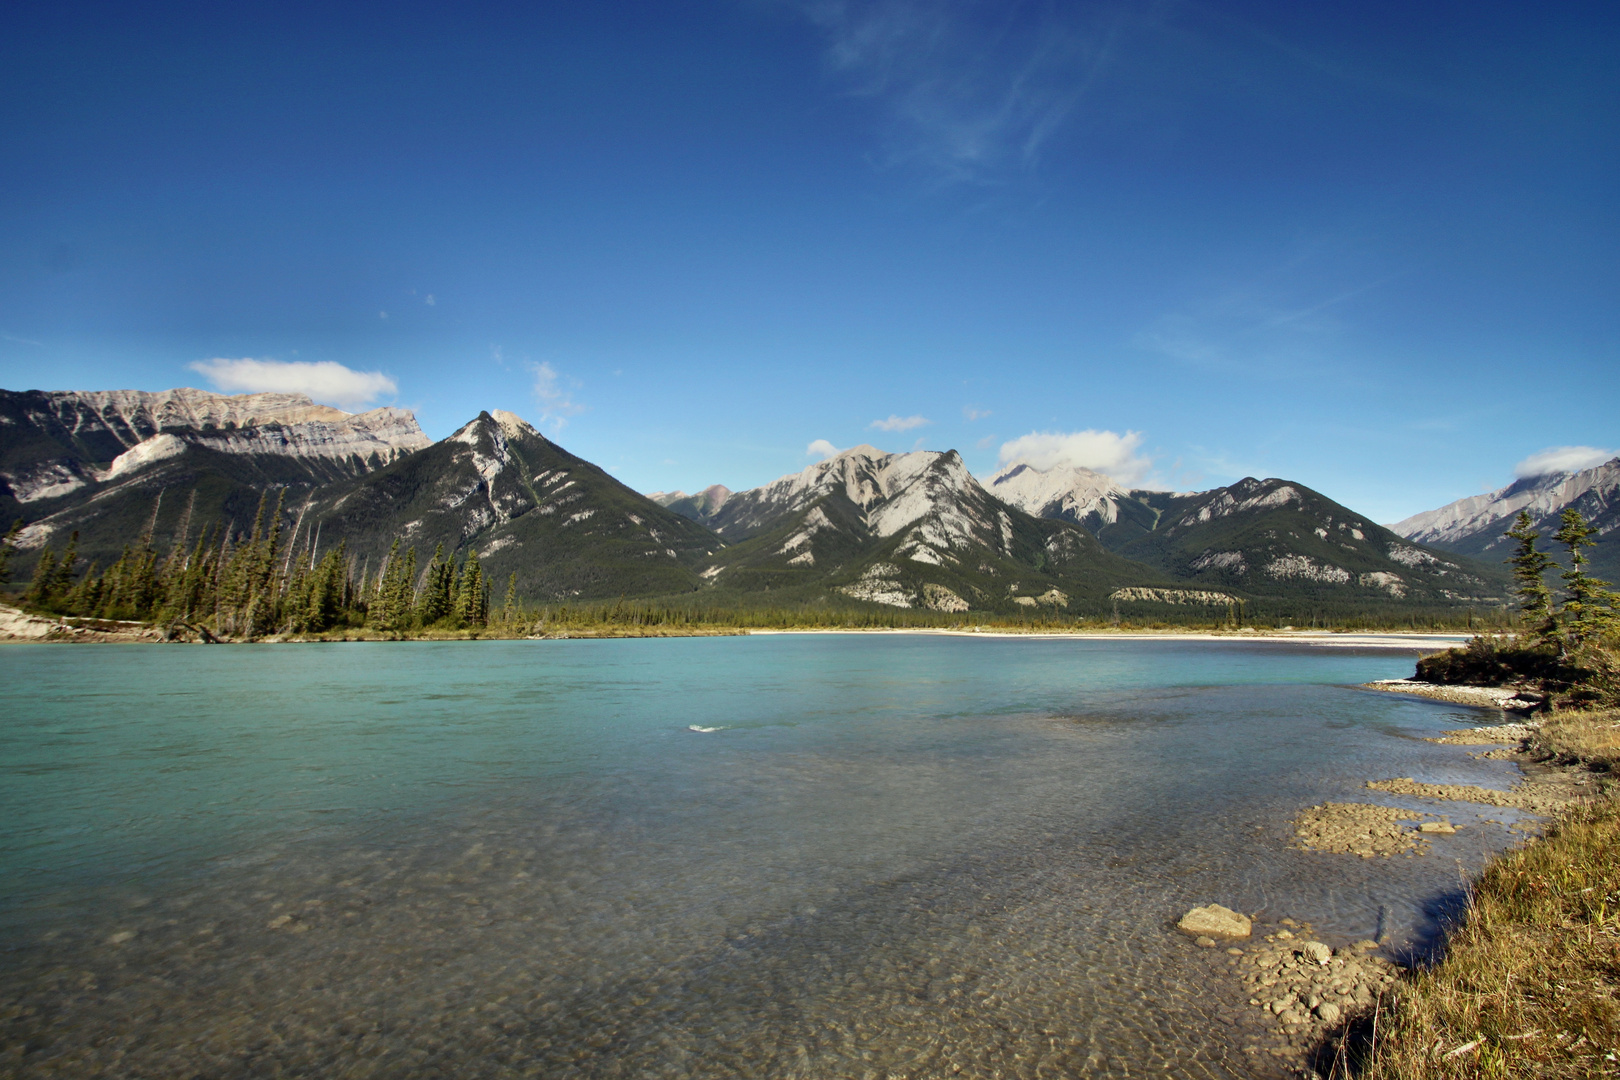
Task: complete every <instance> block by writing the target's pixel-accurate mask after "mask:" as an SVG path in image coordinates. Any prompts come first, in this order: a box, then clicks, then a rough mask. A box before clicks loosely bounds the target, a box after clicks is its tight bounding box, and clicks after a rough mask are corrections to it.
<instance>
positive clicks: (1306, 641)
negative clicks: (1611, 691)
mask: <svg viewBox="0 0 1620 1080" xmlns="http://www.w3.org/2000/svg"><path fill="white" fill-rule="evenodd" d="M748 633H749V635H750V636H752V635H755V634H933V635H937V636H945V637H982V638H1029V639H1040V640H1043V641H1049V640H1052V639H1054V638H1056V639H1061V640H1073V641H1223V642H1253V643H1255V644H1272V645H1276V644H1284V645H1320V646H1328V647H1337V648H1354V649H1406V650H1416V651H1438V650H1440V649H1449V648H1452V647H1453V646H1456V645H1463V644H1466V643H1467V641H1468V635H1467V634H1408V633H1388V634H1384V633H1378V632H1376V631H1367V632H1363V633H1334V632H1332V631H1327V630H1275V631H1265V630H1262V631H1241V632H1236V633H1215V632H1212V631H1208V630H1204V631H1194V630H1165V631H1162V632H1161V631H1152V630H1001V629H995V630H992V629H976V628H972V627H969V628H966V629H956V628H947V627H930V626H916V627H912V626H900V627H887V626H880V627H851V628H848V629H845V628H843V627H815V628H806V629H802V630H778V629H755V628H750V629H749V631H748Z"/></svg>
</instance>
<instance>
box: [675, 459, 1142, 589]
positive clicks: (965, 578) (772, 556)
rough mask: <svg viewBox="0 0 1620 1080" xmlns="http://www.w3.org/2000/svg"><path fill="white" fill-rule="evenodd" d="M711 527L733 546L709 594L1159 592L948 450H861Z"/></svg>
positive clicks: (751, 501) (1137, 572)
mask: <svg viewBox="0 0 1620 1080" xmlns="http://www.w3.org/2000/svg"><path fill="white" fill-rule="evenodd" d="M708 524H709V526H710V527H711V528H713V529H715V530H716V531H717V532H718V533H719V534H720V536H721V537H723V538H724V539H725V540H726V541H727V543H728V544H729V545H730V546H728V547H726V548H725V549H723V550H721V551H718V552H716V553H715V554H714V555H713V556H712V557H711V558H710V559H709V560H707V563H706V565H705V566H704V567H703V568H702V570H701V573H702V575H703V576H704V578H705V579H706V580H709V581H711V582H712V583H713V586H714V587H715V588H716V589H718V590H723V591H729V592H734V593H755V594H758V593H763V592H775V593H782V592H784V591H786V592H788V593H789V594H792V595H797V596H801V597H806V598H808V597H811V596H814V595H816V594H822V595H825V594H826V593H829V592H830V593H834V594H837V595H840V596H842V597H845V598H848V599H853V600H859V601H864V602H868V603H873V604H882V605H885V606H889V607H918V608H931V609H934V610H940V611H966V610H981V609H988V610H1008V611H1016V610H1019V609H1021V608H1025V609H1040V608H1045V609H1047V610H1051V611H1054V612H1059V611H1068V610H1073V609H1075V608H1076V607H1077V606H1079V605H1080V604H1082V603H1083V604H1086V605H1088V606H1090V605H1096V604H1100V603H1101V602H1102V601H1103V600H1104V598H1105V597H1106V594H1107V593H1109V592H1110V591H1111V590H1113V589H1116V588H1119V587H1122V586H1127V585H1147V586H1151V585H1155V584H1164V583H1165V582H1164V580H1163V579H1162V578H1161V577H1160V576H1159V575H1157V574H1154V573H1153V572H1152V571H1151V570H1148V569H1147V568H1145V567H1142V566H1139V565H1136V564H1133V563H1130V562H1128V561H1127V560H1124V559H1120V558H1117V557H1115V556H1112V555H1110V554H1109V553H1108V552H1107V551H1105V550H1104V549H1103V547H1102V545H1101V544H1099V543H1098V542H1097V540H1096V538H1095V537H1093V536H1092V535H1091V534H1090V533H1088V532H1087V531H1086V530H1085V529H1083V528H1080V527H1077V526H1073V525H1070V524H1068V523H1065V522H1056V521H1047V520H1043V519H1039V518H1035V517H1033V516H1031V515H1029V514H1026V513H1024V512H1023V511H1021V510H1019V509H1017V508H1016V507H1012V506H1009V505H1008V504H1006V503H1004V502H1002V501H1001V500H999V499H997V498H995V497H994V496H992V495H991V494H990V493H989V492H988V491H986V490H985V489H984V487H983V486H982V485H981V484H980V483H979V482H978V480H977V479H975V478H974V476H973V475H972V474H971V473H970V472H969V471H968V469H967V466H966V465H965V464H964V463H963V461H962V458H961V456H960V455H959V454H957V453H956V452H955V451H954V450H952V451H943V452H940V451H928V450H919V451H913V452H911V453H904V454H890V453H885V452H883V451H881V450H877V449H875V448H874V447H871V446H857V447H853V448H851V449H849V450H845V451H843V452H841V453H839V454H837V455H835V456H833V457H831V458H828V459H827V460H825V461H821V462H817V463H816V464H814V465H811V466H809V467H807V468H805V469H804V470H802V471H801V472H798V473H792V474H789V475H788V476H784V477H781V478H780V479H778V480H775V481H773V482H772V483H769V484H766V485H764V486H763V487H758V488H752V489H750V490H748V491H741V492H735V493H733V494H731V495H730V496H729V497H728V498H727V499H726V500H725V503H724V505H723V506H721V507H720V508H719V509H718V510H717V511H716V512H715V513H713V514H712V515H711V516H710V517H709V519H708Z"/></svg>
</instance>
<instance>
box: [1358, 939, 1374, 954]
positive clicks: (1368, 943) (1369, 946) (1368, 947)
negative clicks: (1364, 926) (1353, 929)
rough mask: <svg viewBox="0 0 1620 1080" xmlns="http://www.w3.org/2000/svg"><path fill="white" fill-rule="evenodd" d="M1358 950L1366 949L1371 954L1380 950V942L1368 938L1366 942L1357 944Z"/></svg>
mask: <svg viewBox="0 0 1620 1080" xmlns="http://www.w3.org/2000/svg"><path fill="white" fill-rule="evenodd" d="M1356 948H1358V949H1366V950H1367V951H1368V952H1371V951H1372V950H1373V949H1376V948H1378V942H1376V941H1374V940H1372V939H1371V938H1368V939H1367V940H1366V941H1358V942H1356Z"/></svg>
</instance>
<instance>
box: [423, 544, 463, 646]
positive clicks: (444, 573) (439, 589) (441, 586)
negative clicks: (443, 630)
mask: <svg viewBox="0 0 1620 1080" xmlns="http://www.w3.org/2000/svg"><path fill="white" fill-rule="evenodd" d="M455 576H456V568H455V564H454V563H451V562H446V561H445V557H444V545H443V544H440V545H439V546H438V547H437V548H436V549H435V550H434V552H433V561H432V562H430V563H428V568H427V584H426V585H425V586H424V587H423V589H422V605H421V617H422V625H423V626H432V625H433V624H435V623H437V622H441V621H443V620H444V619H447V618H449V617H450V614H451V609H450V586H451V584H452V582H453V581H454V580H455Z"/></svg>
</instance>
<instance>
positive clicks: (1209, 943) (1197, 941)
mask: <svg viewBox="0 0 1620 1080" xmlns="http://www.w3.org/2000/svg"><path fill="white" fill-rule="evenodd" d="M1193 944H1194V945H1196V946H1198V947H1199V948H1200V949H1213V948H1214V947H1215V939H1214V938H1212V937H1200V938H1194V939H1193Z"/></svg>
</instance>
